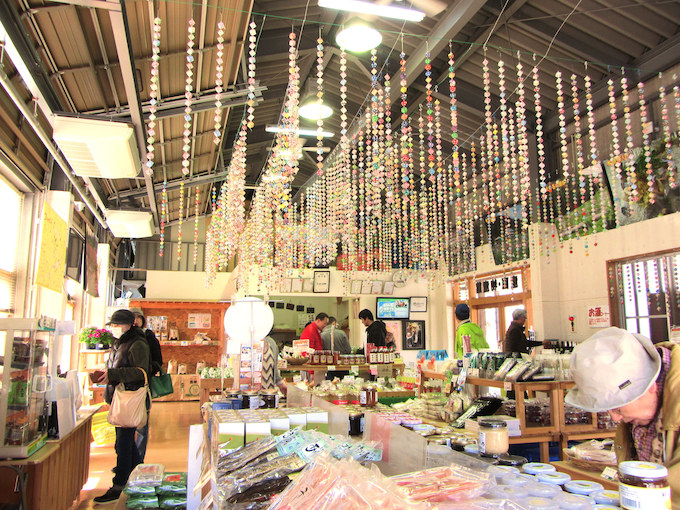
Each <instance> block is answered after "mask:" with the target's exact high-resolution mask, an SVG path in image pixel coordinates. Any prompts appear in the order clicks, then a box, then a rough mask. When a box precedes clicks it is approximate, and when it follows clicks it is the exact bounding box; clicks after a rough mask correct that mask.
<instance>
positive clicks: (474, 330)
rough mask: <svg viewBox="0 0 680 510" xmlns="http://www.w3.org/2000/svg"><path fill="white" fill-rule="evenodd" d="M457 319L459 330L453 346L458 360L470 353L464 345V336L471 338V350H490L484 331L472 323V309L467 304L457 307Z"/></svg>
mask: <svg viewBox="0 0 680 510" xmlns="http://www.w3.org/2000/svg"><path fill="white" fill-rule="evenodd" d="M456 319H458V321H459V324H458V329H456V339H455V341H454V344H453V350H454V352H455V354H456V359H462V358H463V355H464V354H465V353H466V352H468V351H467V350H466V349H465V346H464V345H463V336H464V335H469V336H470V349H475V350H479V349H488V348H489V344H488V343H486V338H485V337H484V331H482V328H480V327H479V326H478V325H477V324H475V323H474V322H471V321H470V307H469V306H468V305H466V304H465V303H461V304H459V305H458V306H456Z"/></svg>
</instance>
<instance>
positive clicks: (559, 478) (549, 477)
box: [536, 472, 571, 485]
mask: <svg viewBox="0 0 680 510" xmlns="http://www.w3.org/2000/svg"><path fill="white" fill-rule="evenodd" d="M536 479H537V480H538V481H539V482H543V483H550V484H553V485H564V484H565V483H567V482H569V481H571V476H569V475H568V474H566V473H558V472H553V473H539V474H537V475H536Z"/></svg>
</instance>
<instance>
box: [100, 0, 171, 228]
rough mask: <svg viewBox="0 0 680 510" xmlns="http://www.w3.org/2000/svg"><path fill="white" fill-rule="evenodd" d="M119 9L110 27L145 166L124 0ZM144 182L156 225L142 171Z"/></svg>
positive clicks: (152, 201) (150, 191)
mask: <svg viewBox="0 0 680 510" xmlns="http://www.w3.org/2000/svg"><path fill="white" fill-rule="evenodd" d="M119 1H120V6H121V10H120V11H110V12H109V16H110V18H111V28H112V30H113V36H114V39H115V41H116V50H117V53H118V55H119V61H120V64H121V66H120V70H121V74H122V76H123V84H124V86H125V95H126V96H127V100H128V106H129V108H130V116H131V118H132V124H133V126H134V130H135V136H136V138H137V148H138V150H139V152H140V159H141V161H142V167H144V168H145V167H146V153H145V151H144V149H145V147H146V136H145V133H144V119H143V116H142V105H141V101H140V99H139V93H138V90H139V87H138V86H137V85H138V84H137V73H135V64H134V57H133V55H132V45H131V44H130V34H129V25H128V21H127V13H126V10H125V0H119ZM144 182H145V184H146V196H147V198H148V199H149V208H150V209H151V214H152V215H153V220H154V226H155V227H158V226H159V225H160V222H159V220H158V206H157V205H156V194H155V193H154V189H153V180H152V178H151V176H150V175H147V174H146V172H144Z"/></svg>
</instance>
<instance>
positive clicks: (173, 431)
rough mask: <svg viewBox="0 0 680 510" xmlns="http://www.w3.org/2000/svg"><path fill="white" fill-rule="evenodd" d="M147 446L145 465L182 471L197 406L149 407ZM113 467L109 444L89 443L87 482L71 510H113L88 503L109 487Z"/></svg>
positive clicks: (163, 404)
mask: <svg viewBox="0 0 680 510" xmlns="http://www.w3.org/2000/svg"><path fill="white" fill-rule="evenodd" d="M150 419H151V423H150V424H149V444H148V446H147V450H146V459H145V461H144V462H146V463H149V464H151V463H158V464H163V465H164V466H165V469H166V471H186V470H187V453H188V451H189V426H190V425H194V424H197V423H201V415H200V411H199V402H198V401H194V402H155V403H154V404H153V406H152V407H151V416H150ZM115 465H116V453H115V451H114V450H113V444H110V445H107V446H97V445H96V444H94V443H92V450H91V454H90V478H89V480H88V482H87V484H86V485H85V487H84V488H83V490H82V491H81V492H80V502H79V504H78V505H77V506H74V507H73V509H86V508H105V507H111V508H113V505H114V503H115V502H114V503H109V504H106V505H104V504H97V503H95V502H94V501H92V499H93V498H94V497H96V496H99V495H100V494H103V493H104V492H106V490H107V489H108V488H109V487H111V480H112V479H113V473H112V472H111V469H112V468H113V467H114V466H115Z"/></svg>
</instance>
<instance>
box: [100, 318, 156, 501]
mask: <svg viewBox="0 0 680 510" xmlns="http://www.w3.org/2000/svg"><path fill="white" fill-rule="evenodd" d="M134 323H135V314H134V313H132V312H131V311H130V310H116V311H115V312H113V315H112V316H111V319H110V320H109V322H108V323H107V324H110V325H111V326H112V327H111V329H112V332H113V335H114V336H115V337H117V339H116V340H115V341H114V343H113V346H112V348H111V352H110V354H109V359H108V361H107V364H106V366H107V370H106V372H104V375H103V376H102V377H101V379H100V380H99V381H98V382H99V383H103V384H106V389H105V390H104V399H105V400H106V402H107V403H108V404H110V403H111V400H112V398H113V392H114V390H115V387H116V386H117V385H118V384H120V383H124V384H125V388H126V389H127V390H136V389H139V388H140V387H142V386H143V385H144V382H145V377H144V374H143V373H142V372H141V370H139V369H140V368H141V369H142V370H144V372H146V374H147V376H148V374H149V372H150V365H151V362H150V355H149V344H148V343H147V342H146V337H145V336H144V331H143V330H142V329H140V328H138V327H136V326H135V325H134ZM150 406H151V400H150V399H148V398H147V409H148V408H149V407H150ZM135 433H136V429H134V428H125V427H116V446H115V450H116V467H115V470H114V472H115V474H114V477H113V486H112V487H111V488H110V489H109V490H108V491H106V493H104V494H102V495H101V496H97V497H96V498H94V501H95V502H96V503H107V502H109V501H114V500H116V499H118V497H119V496H120V493H121V491H122V490H123V488H124V487H125V484H126V483H127V481H128V478H129V477H130V473H131V472H132V470H133V469H134V468H135V466H137V465H138V464H140V463H141V460H140V458H139V450H138V449H137V445H136V444H135Z"/></svg>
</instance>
